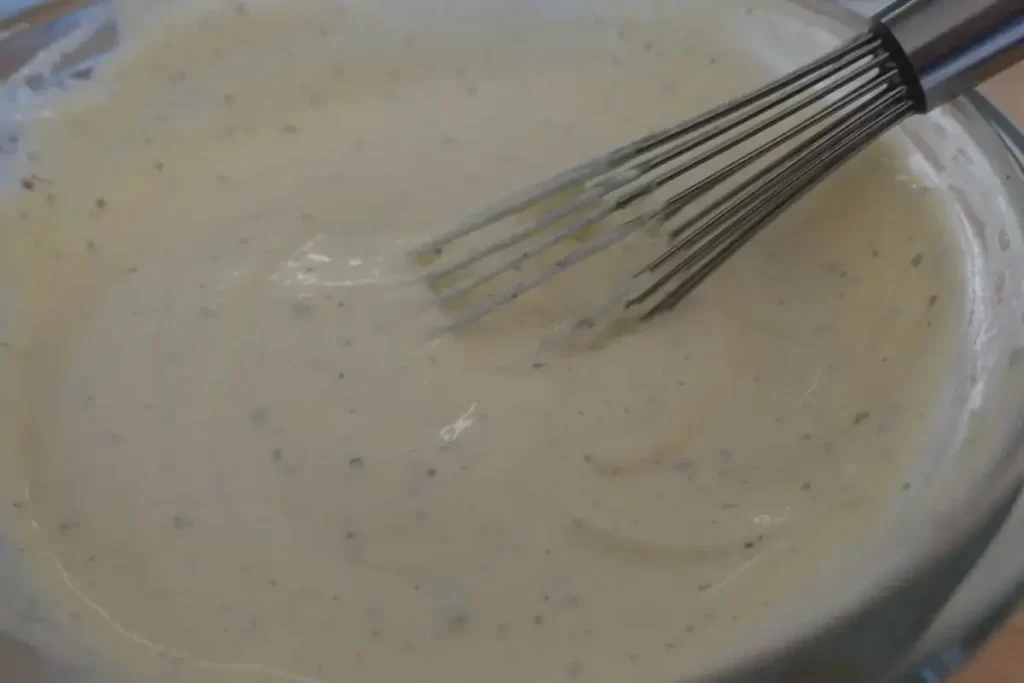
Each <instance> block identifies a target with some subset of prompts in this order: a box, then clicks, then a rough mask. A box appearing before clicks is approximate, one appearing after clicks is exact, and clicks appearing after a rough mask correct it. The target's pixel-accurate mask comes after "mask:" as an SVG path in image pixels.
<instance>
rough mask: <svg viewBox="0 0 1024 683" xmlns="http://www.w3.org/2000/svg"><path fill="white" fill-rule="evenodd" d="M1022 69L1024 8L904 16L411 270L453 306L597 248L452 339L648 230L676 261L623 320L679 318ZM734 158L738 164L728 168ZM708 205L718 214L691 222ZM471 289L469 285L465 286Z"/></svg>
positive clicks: (514, 206) (908, 6)
mask: <svg viewBox="0 0 1024 683" xmlns="http://www.w3.org/2000/svg"><path fill="white" fill-rule="evenodd" d="M1022 58H1024V0H900V1H898V2H894V3H892V4H891V5H889V6H888V7H887V8H886V9H884V10H883V11H882V12H880V13H879V14H877V15H875V16H874V17H873V18H872V19H871V20H870V21H869V23H868V25H867V27H866V29H865V30H864V32H863V33H861V34H860V35H858V36H857V37H856V38H854V39H852V40H851V41H849V42H848V43H846V44H845V45H843V46H842V47H840V48H838V49H836V50H834V51H833V52H831V53H829V54H827V55H825V56H823V57H821V58H820V59H818V60H816V61H814V62H812V63H810V64H808V65H806V66H804V67H803V68H800V69H797V70H796V71H793V72H792V73H790V74H788V75H786V76H784V77H782V78H780V79H778V80H776V81H774V82H772V83H769V84H767V85H765V86H764V87H762V88H760V89H758V90H756V91H754V92H751V93H749V94H747V95H745V96H743V97H740V98H738V99H736V100H733V101H731V102H727V103H725V104H724V105H722V106H719V107H717V108H715V109H713V110H711V111H708V112H706V113H704V114H702V115H700V116H698V117H696V118H694V119H691V120H688V121H685V122H683V123H681V124H679V125H676V126H674V127H672V128H668V129H666V130H662V131H659V132H656V133H653V134H651V135H648V136H646V137H644V138H641V139H640V140H637V141H635V142H632V143H630V144H628V145H625V146H623V147H620V148H618V149H615V150H613V151H612V152H610V153H608V154H606V155H604V156H602V157H599V158H597V159H594V160H591V161H589V162H587V163H584V164H582V165H580V166H577V167H575V168H572V169H569V170H567V171H564V172H562V173H559V174H557V175H555V176H554V177H552V178H550V179H548V180H546V181H544V182H542V183H540V184H538V185H536V186H533V187H531V188H528V189H527V190H525V191H524V192H521V193H519V194H517V195H515V196H512V197H509V198H507V199H505V200H504V201H502V202H500V203H498V204H496V205H494V206H492V207H490V208H488V209H486V210H485V211H483V212H481V213H479V214H477V215H475V216H473V217H470V218H469V219H467V220H466V221H464V222H463V223H461V224H460V225H458V226H456V227H455V228H454V229H452V230H450V231H448V232H446V233H444V234H442V235H439V236H438V237H437V238H435V239H432V240H430V241H429V242H427V243H425V244H423V245H421V246H420V247H418V248H417V249H416V250H415V251H414V252H413V255H414V256H415V257H416V258H418V259H420V260H421V261H424V262H426V261H429V262H431V264H432V265H431V266H430V270H428V271H427V272H426V273H425V274H424V276H423V278H424V281H425V282H426V283H427V284H429V285H432V286H434V287H435V288H438V285H442V284H443V283H445V282H451V281H454V282H455V284H451V285H449V286H447V287H446V288H440V291H439V292H438V298H439V301H440V302H441V303H442V304H444V303H448V302H451V301H454V300H456V299H458V298H459V297H462V296H463V295H465V294H467V293H468V292H471V291H474V290H479V289H480V288H481V287H482V286H483V285H484V284H486V283H489V282H491V281H493V280H495V279H496V278H498V277H499V276H501V275H504V274H506V273H508V272H510V271H517V270H519V268H520V267H521V266H523V265H524V264H526V263H528V262H530V261H531V260H532V259H535V258H537V257H539V256H542V255H543V254H545V253H547V252H549V251H550V250H552V249H553V248H555V247H556V246H558V245H563V244H564V243H568V241H569V240H570V239H572V238H577V239H579V238H581V237H582V236H584V235H585V236H586V237H585V239H582V240H581V241H580V242H578V246H577V247H576V248H575V249H574V250H571V251H569V252H568V253H567V254H564V255H562V256H560V257H558V258H557V259H555V260H554V261H553V262H552V263H550V264H546V265H544V266H543V267H541V268H540V269H539V270H536V271H534V272H532V274H530V275H528V276H526V277H524V278H522V279H520V280H519V281H518V282H515V283H514V284H513V285H512V286H510V287H509V288H507V289H504V290H502V291H499V292H498V293H497V294H494V295H493V296H490V297H488V298H486V299H485V300H484V301H482V302H480V303H479V304H477V305H475V306H474V307H472V308H470V309H469V310H468V311H466V312H464V313H463V314H461V315H460V316H459V317H458V318H457V319H455V320H454V321H453V322H451V323H450V324H449V325H448V326H447V329H455V328H459V327H463V326H465V325H469V324H471V323H473V322H476V321H478V320H480V319H481V318H483V317H485V316H487V315H489V314H490V313H491V312H493V311H494V310H496V309H498V308H500V307H502V306H504V305H506V304H509V303H510V302H512V301H513V300H515V299H517V298H518V297H520V296H521V295H523V294H525V293H526V292H528V291H530V290H532V289H534V288H536V287H538V286H540V285H542V284H544V283H546V282H548V281H549V280H551V279H552V278H554V277H555V276H557V275H559V274H560V273H562V272H563V271H565V270H566V269H568V268H570V267H572V266H574V265H576V264H578V263H580V262H582V261H584V260H586V259H588V258H590V257H592V256H594V255H595V254H597V253H598V252H601V251H603V250H605V249H608V248H609V247H611V246H612V245H614V244H617V243H619V242H622V241H623V240H625V239H626V238H627V237H629V236H630V235H632V234H634V233H636V232H637V231H639V230H641V229H643V228H646V227H651V226H655V227H659V228H661V227H663V228H664V229H665V231H666V232H667V235H668V239H669V242H668V246H667V248H666V249H665V251H664V252H663V253H661V254H660V255H659V256H658V257H657V258H655V259H654V260H653V261H651V262H650V263H647V264H646V265H645V266H643V268H641V269H639V270H638V271H636V272H635V273H634V275H633V277H632V278H631V279H630V280H629V281H627V282H626V283H625V286H624V287H623V288H621V289H620V290H619V291H620V292H623V293H624V294H623V295H622V300H621V302H620V303H619V305H621V306H622V307H623V309H622V311H623V312H629V313H631V314H633V315H635V316H636V317H638V318H640V319H647V318H650V317H653V316H656V315H658V314H661V313H664V312H666V311H669V310H671V309H672V308H674V307H675V306H676V305H677V304H678V303H679V302H680V301H681V300H682V299H683V298H684V297H685V296H686V295H687V294H689V293H690V292H691V291H693V289H694V288H695V287H697V285H699V284H700V283H701V282H702V281H704V280H705V279H706V278H707V277H708V276H709V275H710V274H711V273H712V272H713V271H715V270H716V269H717V268H718V267H719V266H720V265H721V264H722V263H723V262H725V261H726V260H727V259H728V258H729V257H730V256H732V255H733V254H735V253H736V251H737V250H739V249H740V248H741V247H742V246H743V245H744V244H746V243H747V242H748V241H749V240H750V239H751V238H752V237H754V235H756V234H757V233H758V232H759V231H760V230H761V229H762V228H763V227H765V226H766V225H767V224H768V223H769V222H771V221H772V220H773V219H774V218H776V217H777V216H779V215H780V214H781V213H782V212H783V211H785V210H786V209H787V208H788V207H789V206H791V205H792V204H793V203H794V202H795V201H797V200H798V199H799V198H800V197H802V196H803V195H804V194H806V193H807V192H808V191H809V190H810V189H811V188H813V187H814V186H815V185H817V184H818V183H819V182H821V181H822V179H824V178H825V177H826V176H828V175H829V174H830V173H831V172H832V171H834V170H835V169H837V168H838V167H839V166H841V165H842V164H843V163H844V162H846V161H847V160H848V159H850V158H851V157H853V156H854V155H856V154H857V153H859V152H860V151H861V150H863V149H864V148H865V147H867V146H868V145H869V144H870V143H871V142H872V141H874V140H876V139H877V138H878V137H880V136H881V135H882V134H883V133H885V132H886V131H888V130H889V129H890V128H892V127H893V126H895V125H896V124H898V123H899V122H900V121H902V120H903V119H905V118H906V117H908V116H910V115H912V114H920V113H925V112H928V111H930V110H932V109H933V108H935V107H937V106H939V105H942V104H945V103H946V102H948V101H950V100H951V99H953V98H955V97H956V96H958V95H960V94H962V93H963V92H965V91H966V90H967V89H969V88H971V87H973V86H974V85H977V84H978V83H980V82H981V81H983V80H985V79H986V78H988V77H989V76H992V75H994V74H995V73H997V72H999V71H1001V70H1003V69H1005V68H1006V67H1008V66H1010V65H1012V64H1013V63H1015V62H1017V61H1019V60H1021V59H1022ZM745 145H746V146H747V147H749V148H750V149H746V148H745V147H744V146H745ZM733 150H737V151H738V152H740V154H739V156H737V157H736V158H735V159H733V160H731V161H728V163H724V165H721V163H722V161H723V160H726V157H725V155H726V154H727V153H729V152H732V151H733ZM716 161H718V162H719V165H720V167H718V168H715V165H714V162H716ZM703 169H707V171H706V172H704V173H702V171H703ZM691 173H696V174H697V176H698V178H699V179H698V180H696V181H695V182H694V181H692V180H691V181H690V182H681V183H680V185H681V187H680V188H679V191H677V192H673V193H672V194H671V195H670V196H668V197H667V198H665V199H664V200H662V201H660V202H658V203H657V205H656V206H654V207H653V208H647V209H646V210H644V211H642V212H641V213H640V215H638V216H633V217H631V218H624V219H622V220H621V221H619V222H617V223H616V222H614V221H608V222H607V226H606V222H605V221H606V219H609V218H610V217H613V216H616V215H622V212H623V211H624V210H626V209H628V208H630V207H633V206H634V205H638V203H639V202H640V200H643V199H645V198H649V197H651V196H652V195H653V194H654V193H655V192H658V191H660V190H663V189H664V188H671V185H670V184H672V183H675V182H677V181H680V180H681V179H682V178H683V177H684V176H687V175H688V174H691ZM570 188H582V190H581V191H579V192H577V193H576V194H574V195H573V196H571V197H569V198H568V199H564V200H561V201H559V202H557V203H556V205H555V208H553V209H551V210H549V211H545V212H543V213H541V214H540V216H539V218H536V219H533V220H529V221H526V222H525V223H523V224H521V225H519V226H518V227H517V228H515V229H514V230H512V231H511V232H506V233H501V234H498V235H497V237H496V238H495V239H494V240H493V241H492V242H490V243H489V244H487V245H485V246H484V247H483V248H480V249H478V250H474V251H472V252H471V253H469V254H468V255H464V256H461V257H459V258H457V259H456V260H454V261H452V262H450V263H445V260H444V257H445V256H446V250H447V248H448V247H449V246H451V245H452V244H453V243H455V242H456V241H460V240H462V239H463V238H466V237H467V236H469V235H471V234H473V233H478V232H479V231H482V230H484V229H486V228H492V227H497V226H496V225H495V224H496V223H498V222H499V221H501V220H502V219H505V218H508V217H511V216H513V215H516V214H520V213H523V212H525V211H528V210H531V209H535V208H536V207H537V206H538V205H539V204H540V203H541V202H544V201H547V200H552V199H553V198H557V197H558V196H559V195H560V194H562V193H564V192H565V191H566V190H568V189H570ZM716 192H717V194H715V193H716ZM698 199H704V200H709V201H706V202H705V203H703V204H701V205H700V208H699V210H696V211H695V212H692V213H690V214H688V213H686V210H687V209H689V208H691V207H693V206H695V202H696V200H698ZM865 200H866V201H870V198H865ZM592 232H596V234H591V233H592ZM492 261H496V263H493V264H491V265H487V266H486V267H483V269H482V271H479V272H478V270H477V269H478V268H481V266H482V264H490V263H491V262H492ZM471 271H472V272H471ZM460 273H463V274H466V273H468V275H467V276H466V277H465V278H464V279H462V280H461V281H459V279H458V277H457V276H458V275H459V274H460ZM578 323H579V324H587V323H590V324H592V320H591V319H590V318H589V317H588V318H583V319H581V320H580V321H578Z"/></svg>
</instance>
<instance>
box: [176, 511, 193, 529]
mask: <svg viewBox="0 0 1024 683" xmlns="http://www.w3.org/2000/svg"><path fill="white" fill-rule="evenodd" d="M171 524H173V525H174V528H175V529H177V530H178V531H183V530H185V529H191V528H192V527H194V526H195V525H196V522H195V520H194V519H192V518H191V517H189V516H188V515H174V517H172V518H171Z"/></svg>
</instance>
